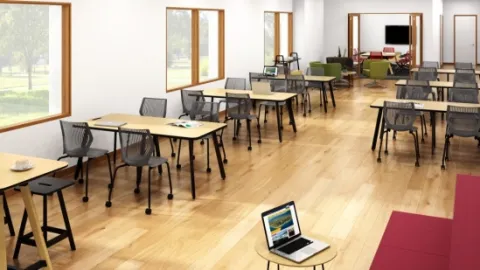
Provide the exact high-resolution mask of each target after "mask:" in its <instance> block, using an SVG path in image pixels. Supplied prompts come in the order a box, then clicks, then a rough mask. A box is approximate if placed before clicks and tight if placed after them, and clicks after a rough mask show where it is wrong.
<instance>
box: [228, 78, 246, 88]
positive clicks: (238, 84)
mask: <svg viewBox="0 0 480 270" xmlns="http://www.w3.org/2000/svg"><path fill="white" fill-rule="evenodd" d="M225 89H235V90H246V89H247V80H246V79H245V78H227V79H226V81H225Z"/></svg>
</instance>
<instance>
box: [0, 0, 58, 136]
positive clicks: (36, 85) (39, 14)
mask: <svg viewBox="0 0 480 270" xmlns="http://www.w3.org/2000/svg"><path fill="white" fill-rule="evenodd" d="M61 12H62V9H61V6H49V5H30V4H0V37H1V38H0V128H2V127H5V126H10V125H13V124H17V123H21V122H25V121H29V120H33V119H37V118H41V117H45V116H48V115H51V114H59V113H60V112H61V89H53V88H61V76H60V74H61V72H60V70H61V68H60V66H61ZM52 33H53V36H52ZM51 42H53V43H57V42H58V44H51ZM52 48H57V49H58V51H57V50H55V52H52V51H51V50H50V49H52ZM51 53H53V54H51ZM52 65H56V66H57V67H56V72H52ZM55 75H58V76H57V78H52V76H55ZM54 95H56V97H52V96H54ZM52 102H53V103H55V104H53V103H52Z"/></svg>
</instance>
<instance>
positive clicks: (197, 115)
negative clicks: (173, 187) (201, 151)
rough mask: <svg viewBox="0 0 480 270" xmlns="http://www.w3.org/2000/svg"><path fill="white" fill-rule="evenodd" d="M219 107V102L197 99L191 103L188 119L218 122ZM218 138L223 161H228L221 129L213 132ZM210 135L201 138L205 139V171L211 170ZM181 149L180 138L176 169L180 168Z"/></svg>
mask: <svg viewBox="0 0 480 270" xmlns="http://www.w3.org/2000/svg"><path fill="white" fill-rule="evenodd" d="M219 109H220V104H219V103H217V102H205V101H197V102H195V103H193V104H192V110H191V111H190V119H191V120H192V121H203V122H214V123H219V122H220V118H219ZM215 136H217V137H218V138H219V142H220V146H221V147H222V150H223V163H225V164H226V163H228V160H227V153H226V152H225V146H224V144H223V129H222V131H221V132H220V134H215ZM211 137H212V135H211V134H210V135H207V136H205V137H203V138H202V140H206V141H207V173H210V172H212V169H211V168H210V138H211ZM181 149H182V139H180V142H179V144H178V157H177V169H180V168H181V167H182V165H180V151H181Z"/></svg>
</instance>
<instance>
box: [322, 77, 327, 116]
mask: <svg viewBox="0 0 480 270" xmlns="http://www.w3.org/2000/svg"><path fill="white" fill-rule="evenodd" d="M321 91H322V94H323V110H324V111H325V113H327V90H326V89H325V83H324V82H322V90H321Z"/></svg>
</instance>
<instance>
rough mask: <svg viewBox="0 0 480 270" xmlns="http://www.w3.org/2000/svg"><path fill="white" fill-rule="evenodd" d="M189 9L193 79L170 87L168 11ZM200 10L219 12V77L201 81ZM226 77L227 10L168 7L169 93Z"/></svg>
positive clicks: (166, 75)
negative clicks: (190, 15) (190, 13)
mask: <svg viewBox="0 0 480 270" xmlns="http://www.w3.org/2000/svg"><path fill="white" fill-rule="evenodd" d="M169 10H189V11H191V12H192V29H191V34H192V48H191V49H192V70H191V72H192V81H191V83H190V84H186V85H181V86H176V87H173V88H171V89H169V88H168V66H167V65H168V62H167V59H168V40H167V39H168V11H169ZM200 11H217V12H218V77H217V78H214V79H210V80H206V81H200V34H199V33H200V16H199V12H200ZM223 79H225V10H224V9H214V8H190V7H167V8H166V10H165V89H166V91H167V93H169V92H174V91H178V90H181V89H184V88H187V87H193V86H197V85H202V84H206V83H211V82H215V81H220V80H223Z"/></svg>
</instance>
